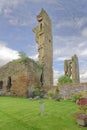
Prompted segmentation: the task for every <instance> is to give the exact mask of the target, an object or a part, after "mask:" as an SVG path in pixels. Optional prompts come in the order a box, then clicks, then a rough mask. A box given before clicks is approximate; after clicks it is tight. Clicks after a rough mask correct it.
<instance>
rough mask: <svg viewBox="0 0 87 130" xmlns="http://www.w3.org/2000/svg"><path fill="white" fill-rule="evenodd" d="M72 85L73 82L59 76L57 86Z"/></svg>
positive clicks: (66, 77)
mask: <svg viewBox="0 0 87 130" xmlns="http://www.w3.org/2000/svg"><path fill="white" fill-rule="evenodd" d="M71 83H73V80H72V79H71V78H69V77H68V76H65V75H64V76H61V77H59V79H58V83H57V84H58V85H64V84H71Z"/></svg>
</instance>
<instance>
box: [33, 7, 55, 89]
mask: <svg viewBox="0 0 87 130" xmlns="http://www.w3.org/2000/svg"><path fill="white" fill-rule="evenodd" d="M37 21H38V26H36V27H35V28H34V30H33V31H34V33H35V34H36V42H37V43H38V52H39V63H40V64H41V65H42V66H43V85H44V86H52V85H53V69H52V66H53V46H52V28H51V27H52V26H51V20H50V18H49V16H48V14H47V13H46V11H45V10H44V9H42V10H41V12H40V13H39V14H38V15H37Z"/></svg>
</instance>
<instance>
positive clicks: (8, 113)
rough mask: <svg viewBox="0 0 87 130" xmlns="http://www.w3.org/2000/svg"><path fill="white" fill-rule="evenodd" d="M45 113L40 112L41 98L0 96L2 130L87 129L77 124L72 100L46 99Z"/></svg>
mask: <svg viewBox="0 0 87 130" xmlns="http://www.w3.org/2000/svg"><path fill="white" fill-rule="evenodd" d="M43 101H44V106H45V109H44V111H45V114H44V115H43V116H42V115H41V114H40V100H30V99H26V98H17V97H0V130H86V129H87V127H81V126H79V125H77V124H76V121H75V119H74V118H73V117H72V114H73V113H74V112H76V111H77V109H78V108H77V106H76V104H75V103H73V102H72V101H60V102H57V101H54V100H47V99H44V100H43Z"/></svg>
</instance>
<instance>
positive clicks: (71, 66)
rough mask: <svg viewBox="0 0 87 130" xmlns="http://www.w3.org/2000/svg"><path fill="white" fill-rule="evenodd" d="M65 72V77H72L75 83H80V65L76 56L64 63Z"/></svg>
mask: <svg viewBox="0 0 87 130" xmlns="http://www.w3.org/2000/svg"><path fill="white" fill-rule="evenodd" d="M64 72H65V75H66V76H68V77H71V78H72V80H73V82H74V83H79V82H80V78H79V63H78V57H77V56H76V55H74V56H72V58H71V59H69V60H65V61H64Z"/></svg>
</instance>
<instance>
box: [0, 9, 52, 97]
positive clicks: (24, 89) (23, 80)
mask: <svg viewBox="0 0 87 130" xmlns="http://www.w3.org/2000/svg"><path fill="white" fill-rule="evenodd" d="M37 20H38V26H37V27H36V28H34V30H33V31H34V32H35V34H36V42H37V43H38V52H39V64H38V62H35V61H34V60H32V59H30V58H28V57H27V59H26V58H25V59H21V58H20V59H17V60H13V61H11V62H9V63H7V64H6V65H4V66H2V67H1V68H0V95H12V96H14V95H15V96H25V97H26V96H28V97H29V96H32V92H33V91H34V88H41V87H42V86H43V89H44V88H50V87H51V86H52V85H53V70H52V66H53V47H52V30H51V20H50V18H49V16H48V15H47V13H46V11H45V10H44V9H42V10H41V12H40V13H39V15H38V16H37Z"/></svg>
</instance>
